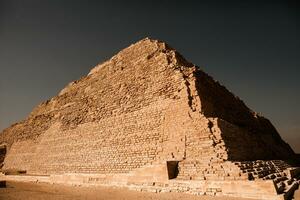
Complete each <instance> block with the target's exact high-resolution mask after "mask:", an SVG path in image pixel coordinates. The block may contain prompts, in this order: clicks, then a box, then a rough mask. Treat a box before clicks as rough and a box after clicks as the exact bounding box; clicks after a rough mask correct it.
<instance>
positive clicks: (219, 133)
mask: <svg viewBox="0 0 300 200" xmlns="http://www.w3.org/2000/svg"><path fill="white" fill-rule="evenodd" d="M0 145H2V146H1V147H0V152H2V155H1V156H0V162H1V161H3V160H4V161H3V164H2V171H3V172H6V171H9V170H13V169H14V170H19V171H23V172H26V173H27V176H30V175H31V176H35V175H50V177H51V181H53V182H60V181H61V182H63V183H70V182H72V181H71V180H73V181H74V180H75V179H76V178H74V177H77V179H76V181H77V183H78V182H80V183H81V184H83V183H86V184H89V183H92V184H96V183H99V184H114V185H126V186H128V187H131V188H144V189H145V187H146V186H145V183H149V182H150V183H151V184H148V185H147V184H146V185H147V187H146V189H148V190H153V189H155V190H156V191H165V190H176V191H182V192H191V193H196V194H213V195H214V194H219V193H221V194H225V195H232V196H243V194H245V195H244V196H247V197H260V198H262V199H264V198H265V199H275V197H276V198H277V196H278V194H282V195H287V192H288V191H291V190H290V187H284V186H282V187H281V185H283V184H285V183H284V181H286V180H289V181H290V183H295V184H297V182H295V181H294V179H295V177H296V175H295V174H297V173H296V172H297V170H298V168H294V167H293V166H292V165H291V163H290V162H288V161H286V160H291V159H293V158H294V156H295V153H294V152H293V150H292V149H291V148H290V146H289V145H288V144H287V143H285V142H284V141H283V140H282V139H281V137H280V135H279V134H278V132H277V131H276V129H275V128H274V126H273V125H272V124H271V123H270V121H269V120H268V119H266V118H264V117H262V116H260V115H258V114H257V113H255V112H253V111H252V110H250V109H249V108H248V107H247V106H246V105H245V104H244V102H243V101H241V100H240V99H239V98H238V97H236V96H235V95H233V94H232V93H231V92H230V91H228V90H227V89H226V88H225V87H224V86H222V85H220V84H219V83H218V82H217V81H215V80H214V79H213V78H212V77H210V76H209V75H208V74H206V73H205V72H203V71H202V70H201V69H199V67H197V66H195V65H194V64H192V63H190V62H188V61H186V60H185V59H184V58H183V57H182V56H181V55H180V54H179V53H178V52H177V51H176V50H174V49H172V48H171V47H169V46H168V45H167V44H166V43H164V42H161V41H157V40H152V39H149V38H146V39H143V40H141V41H139V42H137V43H135V44H133V45H131V46H129V47H128V48H126V49H124V50H122V51H120V52H119V53H118V54H116V55H115V56H113V57H112V58H111V59H109V60H107V61H105V62H104V63H101V64H99V65H97V66H96V67H95V68H93V69H92V70H91V71H90V73H89V74H88V75H87V76H86V77H83V78H81V79H80V80H77V81H74V82H72V83H70V84H69V85H67V86H66V87H65V88H64V89H63V90H62V91H61V92H60V93H59V94H58V95H57V96H55V97H53V98H52V99H50V100H48V101H46V102H43V103H41V104H40V105H38V106H37V107H36V108H35V109H34V110H33V111H32V112H31V113H30V115H29V116H28V118H26V119H25V120H23V121H21V122H19V123H16V124H13V125H12V126H11V127H9V128H7V129H5V130H4V131H3V132H2V133H1V134H0ZM1 149H2V150H1ZM1 158H3V159H2V160H1ZM7 174H8V173H7ZM289 174H290V175H289ZM69 176H72V177H73V179H72V178H70V177H69ZM6 177H9V175H7V176H6ZM68 177H69V178H68ZM79 177H81V178H79ZM87 177H88V178H87ZM95 177H97V178H95ZM116 177H117V178H116ZM282 177H285V178H282ZM257 180H259V182H257ZM93 181H94V182H93ZM170 181H171V182H170ZM270 181H271V182H270ZM253 183H256V184H253ZM274 183H275V184H274ZM226 184H227V185H226ZM248 184H252V185H250V188H252V190H251V189H249V190H247V191H246V192H243V191H242V190H240V189H239V187H248V186H249V185H248ZM263 184H266V185H263ZM274 185H275V186H274ZM286 185H287V184H286ZM290 185H291V184H290ZM291 187H296V186H294V185H293V184H292V186H291ZM262 188H263V189H262ZM265 188H267V189H265ZM279 196H280V195H279Z"/></svg>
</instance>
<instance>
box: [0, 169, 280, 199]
mask: <svg viewBox="0 0 300 200" xmlns="http://www.w3.org/2000/svg"><path fill="white" fill-rule="evenodd" d="M0 178H1V177H0ZM1 179H5V180H7V181H22V182H44V183H50V184H64V185H74V186H110V187H111V186H113V187H124V188H128V189H130V190H137V191H148V192H157V193H158V192H183V193H189V194H194V195H225V196H232V197H244V198H253V199H262V200H283V198H284V197H283V195H277V192H276V189H275V187H274V182H273V181H272V180H268V181H262V180H255V181H246V180H238V181H237V180H235V181H226V180H224V181H183V180H176V179H173V180H165V181H155V182H152V181H151V182H143V181H142V180H140V179H135V178H134V176H133V175H132V174H126V175H125V174H119V175H117V174H114V175H103V174H71V173H70V174H61V175H50V176H29V175H22V176H21V175H17V176H15V175H6V176H4V175H2V178H1Z"/></svg>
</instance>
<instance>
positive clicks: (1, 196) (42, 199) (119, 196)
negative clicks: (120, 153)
mask: <svg viewBox="0 0 300 200" xmlns="http://www.w3.org/2000/svg"><path fill="white" fill-rule="evenodd" d="M27 199H28V200H29V199H30V200H50V199H55V200H79V199H83V200H141V199H142V200H154V199H159V200H246V199H242V198H232V197H212V196H194V195H189V194H181V193H158V194H157V193H150V192H137V191H131V190H127V189H122V188H109V187H75V186H74V187H73V186H62V185H50V184H42V183H20V182H7V187H6V188H0V200H27ZM247 200H248V199H247Z"/></svg>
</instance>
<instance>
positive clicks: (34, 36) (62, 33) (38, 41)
mask: <svg viewBox="0 0 300 200" xmlns="http://www.w3.org/2000/svg"><path fill="white" fill-rule="evenodd" d="M224 2H227V3H226V4H225V3H222V1H188V0H186V1H181V2H179V1H163V0H160V1H84V0H82V1H76V0H69V1H62V0H49V1H47V0H44V1H40V0H36V1H32V0H26V1H22V0H18V1H17V0H7V1H5V0H0V130H1V129H3V128H5V127H8V126H9V125H10V124H11V123H14V122H16V121H19V120H21V119H23V118H25V117H26V115H28V113H29V112H30V111H31V110H32V108H33V107H34V106H36V105H37V104H39V103H40V102H41V101H43V100H46V99H48V98H51V97H53V96H54V95H56V94H57V93H58V91H60V90H61V89H62V88H63V87H64V86H65V85H67V83H69V82H70V81H73V80H76V79H78V78H80V77H81V76H84V75H86V74H87V73H88V72H89V70H90V69H91V68H92V67H93V66H95V65H96V64H97V63H99V62H102V61H104V60H106V59H108V58H110V57H111V56H113V55H114V54H115V53H117V52H118V51H119V50H121V49H122V48H125V47H127V46H129V45H130V44H131V43H134V42H136V41H138V40H140V39H142V38H144V37H147V36H148V37H150V38H154V39H159V40H163V41H166V42H167V43H169V44H170V45H171V46H172V47H174V48H175V49H177V50H178V51H179V52H180V53H181V54H183V55H184V56H185V57H186V59H187V60H189V61H191V62H193V63H194V64H196V65H198V66H201V67H202V68H203V69H204V71H206V72H208V73H209V74H210V75H212V76H213V77H214V78H215V79H216V80H218V81H220V82H221V83H222V84H223V85H225V86H226V87H227V88H228V89H229V90H230V91H232V92H233V93H234V94H235V95H237V96H239V97H240V98H241V99H243V100H244V101H245V103H246V104H247V105H248V106H249V107H250V108H251V109H253V110H254V111H257V112H260V113H262V114H263V115H264V116H266V117H267V118H269V119H270V120H271V121H272V123H273V124H274V126H275V127H276V128H277V129H278V131H279V132H280V134H281V136H282V137H283V139H285V140H286V141H287V142H289V143H290V144H291V145H292V147H293V148H294V150H296V151H297V152H300V106H299V102H300V93H299V91H300V80H299V75H300V37H299V36H300V14H299V8H300V7H299V5H298V4H297V3H295V2H292V1H235V2H233V1H232V2H229V3H228V1H224Z"/></svg>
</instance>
